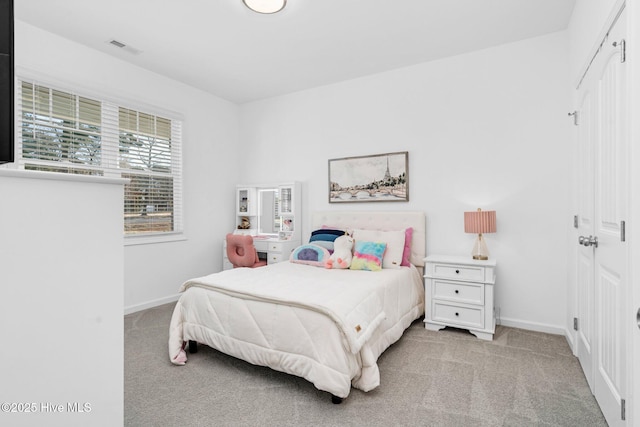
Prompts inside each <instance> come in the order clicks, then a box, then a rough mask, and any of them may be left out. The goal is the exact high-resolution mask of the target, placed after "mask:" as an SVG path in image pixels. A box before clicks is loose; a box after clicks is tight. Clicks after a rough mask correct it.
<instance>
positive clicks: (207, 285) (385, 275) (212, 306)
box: [169, 262, 424, 397]
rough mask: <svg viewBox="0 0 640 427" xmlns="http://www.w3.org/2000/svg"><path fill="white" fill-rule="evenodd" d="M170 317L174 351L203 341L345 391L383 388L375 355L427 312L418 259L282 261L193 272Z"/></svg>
mask: <svg viewBox="0 0 640 427" xmlns="http://www.w3.org/2000/svg"><path fill="white" fill-rule="evenodd" d="M180 291H181V292H184V294H183V295H182V296H181V298H180V300H179V301H178V303H177V304H176V307H175V310H174V313H173V317H172V319H171V326H170V337H169V356H170V358H171V361H172V362H173V363H176V364H182V363H183V362H177V361H176V360H179V359H177V357H178V355H179V353H180V351H181V350H182V348H183V347H184V342H185V341H188V340H194V341H197V342H200V343H205V344H207V345H209V346H211V347H213V348H216V349H218V350H220V351H222V352H224V353H227V354H230V355H232V356H235V357H238V358H241V359H244V360H246V361H248V362H250V363H254V364H257V365H263V366H268V367H271V368H273V369H276V370H279V371H283V372H287V373H290V374H293V375H298V376H301V377H303V378H306V379H307V380H309V381H311V382H312V383H313V384H314V385H315V386H316V387H317V388H318V389H320V390H325V391H328V392H330V393H332V394H334V395H335V396H338V397H346V396H347V395H348V394H349V391H350V388H351V385H353V386H354V387H357V388H359V389H362V390H364V391H368V390H371V389H373V388H375V387H377V386H378V385H379V383H380V374H379V371H378V367H377V364H376V361H377V359H378V356H379V355H380V354H381V353H382V352H383V351H384V350H385V349H386V348H387V347H388V346H389V345H391V344H392V343H393V342H395V341H396V340H397V339H398V338H399V337H400V336H401V335H402V332H403V331H404V329H406V328H407V327H408V326H409V325H410V324H411V322H412V321H413V320H414V319H416V318H417V317H419V316H420V315H421V314H422V313H423V312H424V289H423V286H422V280H421V277H420V275H419V273H418V271H417V269H416V268H415V267H411V268H407V267H404V268H401V269H397V270H396V269H383V270H382V271H379V272H369V271H352V270H328V269H323V268H318V267H312V266H308V265H302V264H293V263H289V262H282V263H277V264H272V265H269V266H267V267H262V268H257V269H249V268H241V269H233V270H227V271H223V272H220V273H216V274H212V275H209V276H205V277H201V278H197V279H193V280H189V281H187V282H186V283H185V284H183V285H182V287H181V289H180Z"/></svg>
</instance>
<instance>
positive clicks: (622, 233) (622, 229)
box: [620, 221, 627, 242]
mask: <svg viewBox="0 0 640 427" xmlns="http://www.w3.org/2000/svg"><path fill="white" fill-rule="evenodd" d="M620 241H621V242H626V241H627V223H626V222H625V221H620Z"/></svg>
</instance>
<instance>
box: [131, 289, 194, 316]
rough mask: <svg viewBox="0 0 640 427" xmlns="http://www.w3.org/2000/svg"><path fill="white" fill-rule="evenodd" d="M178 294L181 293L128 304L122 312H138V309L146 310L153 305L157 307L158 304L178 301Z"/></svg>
mask: <svg viewBox="0 0 640 427" xmlns="http://www.w3.org/2000/svg"><path fill="white" fill-rule="evenodd" d="M180 295H182V294H175V295H170V296H168V297H164V298H158V299H155V300H152V301H147V302H145V303H142V304H135V305H130V306H128V307H125V308H124V314H125V315H127V314H131V313H135V312H138V311H142V310H146V309H148V308H153V307H157V306H159V305H163V304H169V303H170V302H175V301H178V298H180Z"/></svg>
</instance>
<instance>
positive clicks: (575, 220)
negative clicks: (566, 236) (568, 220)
mask: <svg viewBox="0 0 640 427" xmlns="http://www.w3.org/2000/svg"><path fill="white" fill-rule="evenodd" d="M573 228H578V215H574V216H573Z"/></svg>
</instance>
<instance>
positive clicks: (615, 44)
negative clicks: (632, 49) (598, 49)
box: [613, 39, 627, 63]
mask: <svg viewBox="0 0 640 427" xmlns="http://www.w3.org/2000/svg"><path fill="white" fill-rule="evenodd" d="M618 45H620V62H622V63H624V62H625V61H626V60H627V41H626V40H625V39H622V40H620V41H619V42H613V47H618Z"/></svg>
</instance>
